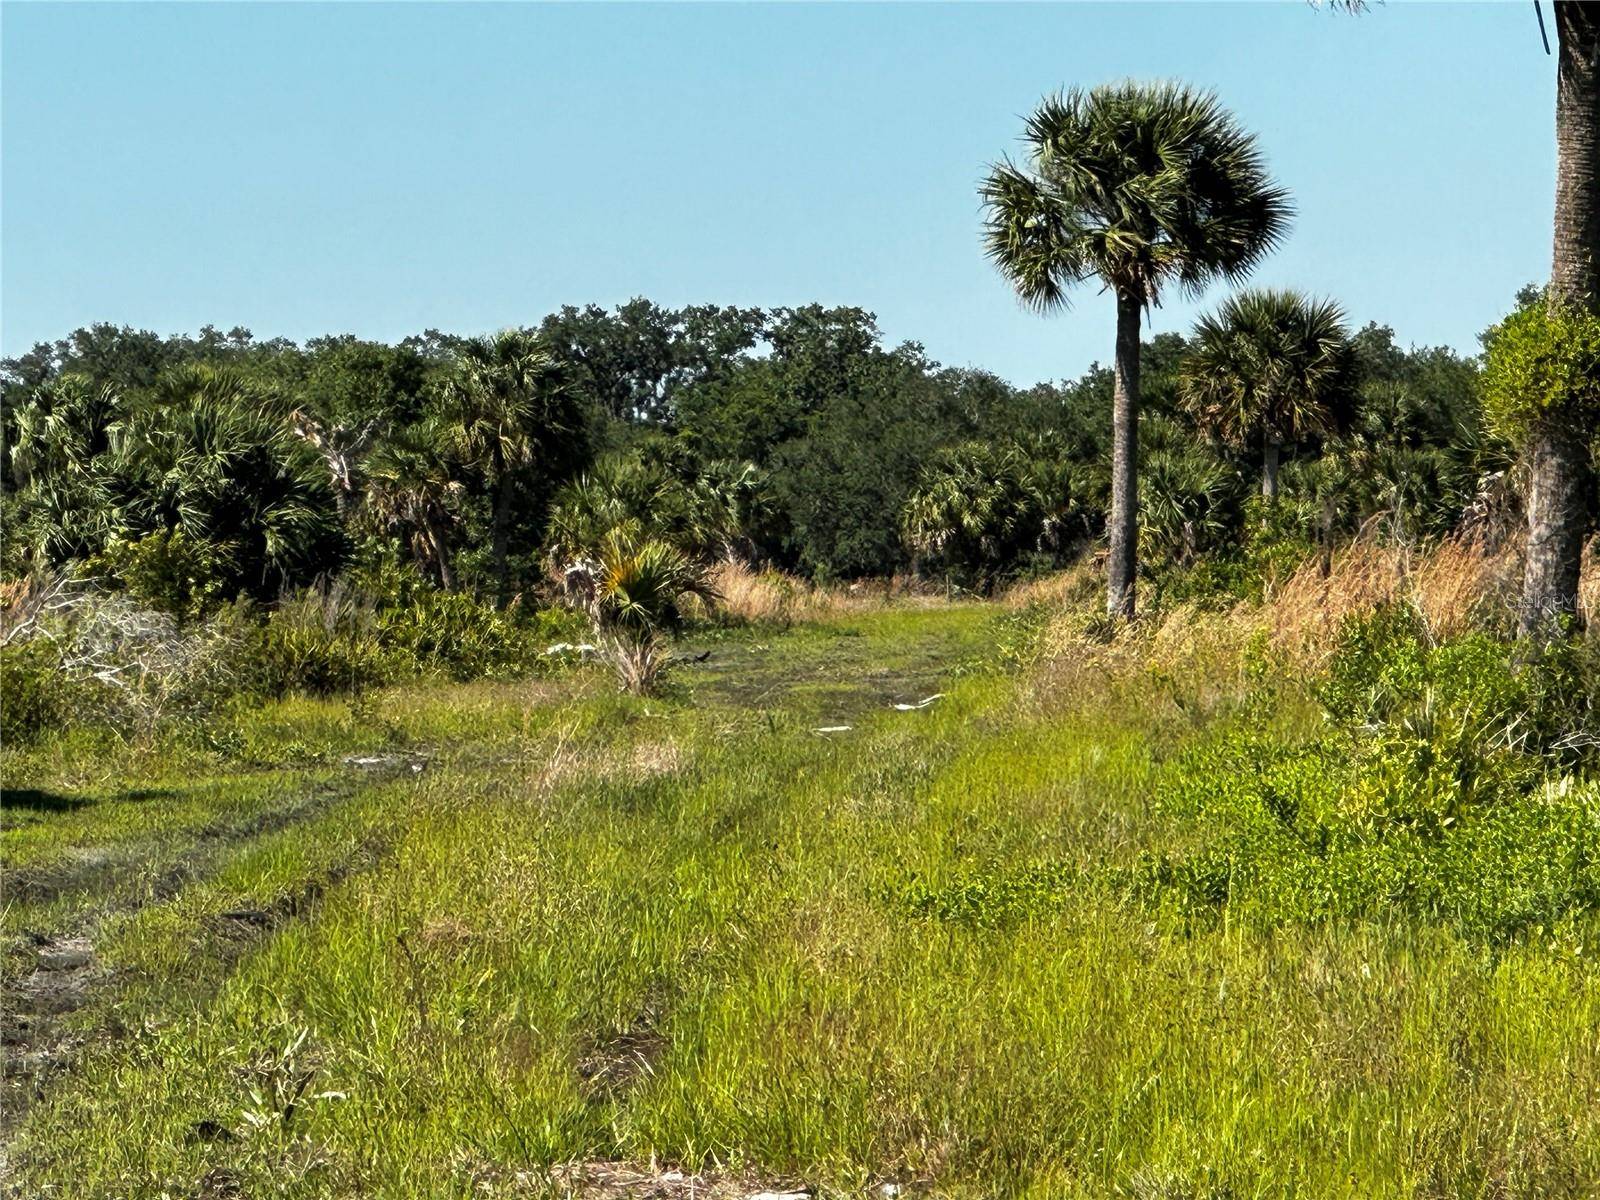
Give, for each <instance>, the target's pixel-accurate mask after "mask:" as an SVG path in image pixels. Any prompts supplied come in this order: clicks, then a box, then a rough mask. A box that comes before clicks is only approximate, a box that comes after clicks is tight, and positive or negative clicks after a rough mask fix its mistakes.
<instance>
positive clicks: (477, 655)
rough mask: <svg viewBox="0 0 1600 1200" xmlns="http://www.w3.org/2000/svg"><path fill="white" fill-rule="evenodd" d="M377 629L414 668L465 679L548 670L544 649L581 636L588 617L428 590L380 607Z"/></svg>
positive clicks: (389, 647)
mask: <svg viewBox="0 0 1600 1200" xmlns="http://www.w3.org/2000/svg"><path fill="white" fill-rule="evenodd" d="M375 632H376V635H377V638H378V640H379V642H380V643H381V644H382V645H383V647H384V648H385V650H386V651H388V652H389V653H390V654H391V655H392V656H394V657H395V658H397V659H398V660H399V661H401V662H403V663H406V664H407V665H409V666H410V667H411V668H412V669H414V670H416V671H418V672H421V673H438V674H442V675H445V676H448V677H449V678H451V679H454V680H457V681H466V680H469V679H501V678H507V677H511V676H516V675H523V674H528V673H529V672H532V671H539V670H544V669H545V668H546V666H547V664H549V663H550V662H551V659H550V658H549V657H548V656H547V655H546V654H545V650H546V649H547V648H548V647H549V646H550V645H551V644H552V643H556V642H563V641H581V640H583V636H584V635H585V634H586V633H587V632H588V623H587V622H586V621H585V620H584V619H583V618H582V616H580V615H579V614H577V613H574V612H571V611H569V610H567V609H539V610H536V611H534V612H533V613H531V614H529V613H525V612H524V611H523V610H521V609H512V610H509V611H506V610H500V609H496V608H493V607H492V606H490V605H488V604H485V603H483V602H481V601H478V600H475V599H473V598H472V597H471V596H466V595H461V594H458V593H448V592H432V591H429V592H419V593H417V594H416V595H415V596H413V597H412V599H411V600H410V602H409V603H406V604H403V605H396V606H394V607H391V608H387V609H384V610H382V611H380V612H379V614H378V617H377V622H376V629H375Z"/></svg>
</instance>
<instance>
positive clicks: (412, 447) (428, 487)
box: [366, 421, 462, 592]
mask: <svg viewBox="0 0 1600 1200" xmlns="http://www.w3.org/2000/svg"><path fill="white" fill-rule="evenodd" d="M447 445H448V439H447V438H446V437H445V436H444V431H443V430H441V429H440V428H439V426H438V424H437V423H436V422H431V421H430V422H424V423H422V424H420V425H411V426H407V427H405V428H403V429H400V430H396V431H395V432H394V433H392V434H390V435H389V436H388V437H387V438H385V439H384V440H383V441H381V442H380V443H379V444H378V446H377V448H376V449H375V450H374V451H373V452H372V454H371V456H370V457H369V458H368V460H367V464H366V468H367V469H366V476H367V503H368V505H369V506H370V508H371V511H372V515H373V516H374V517H375V518H376V519H377V520H378V521H379V522H381V523H382V524H384V525H386V526H388V527H390V528H393V529H400V530H404V531H406V532H407V533H408V534H409V535H410V540H411V548H412V554H413V556H414V557H415V558H416V559H417V560H418V564H419V565H425V564H427V563H432V564H433V567H434V569H436V570H437V571H438V572H439V586H440V587H442V588H444V590H445V591H447V592H453V591H455V587H456V575H455V569H454V567H453V566H452V564H451V556H450V538H449V534H448V528H449V525H450V522H451V520H452V510H453V509H454V506H455V503H456V500H457V498H458V497H459V496H460V494H461V491H462V488H461V484H460V482H459V481H458V480H457V479H456V478H455V473H454V471H453V470H452V464H451V462H450V459H449V456H448V455H447V453H446V452H445V447H446V446H447Z"/></svg>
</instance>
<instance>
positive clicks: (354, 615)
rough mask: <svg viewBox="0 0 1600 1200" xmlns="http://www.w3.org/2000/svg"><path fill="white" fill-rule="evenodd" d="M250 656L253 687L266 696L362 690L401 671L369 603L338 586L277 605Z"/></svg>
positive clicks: (258, 631) (328, 693)
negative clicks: (397, 668)
mask: <svg viewBox="0 0 1600 1200" xmlns="http://www.w3.org/2000/svg"><path fill="white" fill-rule="evenodd" d="M250 659H251V662H250V667H251V679H250V683H251V685H252V687H253V690H256V691H258V692H260V693H262V694H264V695H268V696H285V695H288V694H289V693H291V692H306V693H309V694H311V695H315V696H329V695H333V694H335V693H338V692H360V691H363V690H364V689H366V688H370V687H376V686H378V685H380V684H383V683H387V682H388V681H389V680H390V679H392V678H393V677H394V676H395V675H396V673H397V672H396V664H395V662H394V660H393V658H392V656H391V655H389V654H388V653H387V652H386V651H385V649H384V647H383V645H382V643H381V642H380V640H379V638H378V636H377V632H376V619H375V615H374V612H373V608H372V606H371V604H370V603H368V602H366V601H364V600H362V599H360V598H358V597H355V596H352V595H351V594H349V593H348V592H346V591H345V590H344V589H342V588H338V587H334V588H330V589H328V590H325V591H317V590H309V591H306V592H302V593H301V594H300V595H298V596H296V597H293V598H291V599H288V600H285V601H284V602H282V603H281V604H279V606H278V607H277V608H276V609H275V610H274V611H273V612H272V613H271V615H270V616H269V617H268V618H267V620H266V622H265V623H264V624H262V625H261V626H260V627H259V629H258V630H257V634H256V637H255V639H254V645H253V646H252V647H251V648H250Z"/></svg>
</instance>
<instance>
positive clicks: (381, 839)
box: [0, 0, 1600, 1200]
mask: <svg viewBox="0 0 1600 1200" xmlns="http://www.w3.org/2000/svg"><path fill="white" fill-rule="evenodd" d="M1342 7H1345V8H1360V7H1362V6H1361V5H1359V4H1349V5H1344V6H1342ZM1552 7H1553V10H1554V18H1553V25H1554V30H1555V34H1556V43H1557V47H1558V51H1559V53H1558V54H1557V59H1558V63H1559V66H1558V74H1559V79H1558V108H1557V141H1558V149H1559V168H1560V180H1561V181H1560V185H1559V187H1558V195H1557V213H1556V239H1555V253H1554V261H1553V269H1552V274H1551V281H1550V283H1549V285H1548V286H1545V287H1529V288H1527V289H1525V290H1524V291H1523V292H1522V293H1521V294H1519V295H1518V296H1517V297H1516V299H1515V303H1514V305H1513V306H1512V311H1510V312H1509V314H1507V315H1506V316H1505V317H1504V318H1503V319H1502V320H1501V321H1499V322H1497V323H1496V324H1495V325H1493V326H1492V327H1491V328H1489V329H1488V330H1486V331H1485V332H1484V334H1483V337H1482V345H1481V353H1477V354H1462V353H1459V352H1457V351H1454V350H1450V349H1447V348H1426V347H1421V348H1419V347H1411V348H1403V347H1401V346H1400V345H1399V344H1397V342H1396V341H1395V338H1394V335H1393V333H1392V331H1391V330H1389V329H1388V328H1387V327H1384V326H1381V325H1378V324H1376V323H1369V324H1367V325H1366V326H1365V327H1363V328H1359V329H1357V328H1353V327H1352V326H1351V325H1350V323H1349V321H1348V319H1347V317H1346V314H1345V312H1344V311H1343V309H1342V308H1341V306H1340V305H1339V304H1338V303H1336V302H1335V301H1333V300H1331V299H1327V298H1324V297H1321V296H1319V295H1317V294H1315V293H1314V292H1309V291H1302V290H1298V289H1278V290H1272V289H1261V288H1248V287H1242V288H1241V290H1239V291H1237V292H1236V293H1235V294H1234V295H1232V296H1231V297H1228V298H1224V299H1222V300H1221V301H1220V302H1219V303H1218V304H1217V305H1216V306H1215V307H1214V311H1213V312H1212V313H1211V314H1210V315H1207V316H1205V317H1203V318H1202V319H1201V320H1200V322H1199V323H1198V325H1197V326H1196V328H1195V330H1194V332H1193V336H1192V337H1191V336H1185V335H1182V334H1179V333H1173V332H1164V333H1161V334H1159V335H1156V336H1155V337H1153V338H1151V339H1150V340H1147V341H1142V340H1141V331H1142V330H1143V329H1144V328H1145V325H1146V322H1147V321H1150V320H1151V319H1153V318H1154V316H1155V310H1156V309H1157V308H1158V307H1159V304H1160V301H1161V299H1162V297H1163V296H1164V295H1170V294H1172V293H1174V292H1182V291H1189V292H1195V291H1197V290H1198V289H1200V288H1202V287H1204V286H1209V285H1214V284H1228V285H1243V284H1244V283H1245V280H1246V277H1247V276H1248V275H1249V274H1250V273H1251V272H1252V270H1253V269H1254V268H1255V267H1256V266H1257V265H1258V264H1259V262H1260V261H1261V260H1262V259H1263V258H1264V257H1265V256H1267V255H1268V254H1269V253H1270V252H1271V251H1272V250H1273V248H1274V247H1275V246H1276V245H1277V244H1279V243H1280V242H1281V240H1282V239H1283V237H1284V236H1285V235H1286V233H1287V231H1288V229H1289V222H1290V218H1291V216H1292V198H1291V197H1290V196H1289V195H1288V193H1287V192H1286V191H1285V190H1284V189H1283V188H1282V187H1281V186H1280V185H1279V184H1278V183H1276V182H1275V181H1274V180H1273V179H1272V178H1271V175H1270V172H1269V170H1268V159H1267V156H1266V152H1265V148H1263V147H1262V146H1260V145H1259V144H1258V142H1257V140H1256V138H1255V136H1254V134H1253V133H1251V132H1250V131H1248V130H1246V129H1244V128H1243V127H1242V126H1241V125H1240V124H1239V123H1238V122H1237V121H1236V120H1235V118H1234V117H1233V116H1232V115H1231V114H1230V113H1229V112H1228V111H1227V110H1226V109H1225V108H1224V107H1223V105H1222V104H1221V103H1220V101H1219V100H1218V99H1217V98H1216V97H1214V96H1212V95H1210V94H1207V93H1204V92H1200V91H1197V90H1195V89H1192V88H1189V87H1187V86H1185V85H1182V84H1176V83H1173V84H1144V83H1139V82H1125V83H1119V84H1114V85H1109V86H1103V87H1099V88H1094V89H1088V90H1085V89H1072V90H1068V91H1063V92H1061V93H1058V94H1055V95H1052V96H1049V97H1046V98H1045V100H1044V101H1042V102H1041V104H1040V106H1039V108H1038V109H1037V111H1036V112H1035V113H1034V114H1033V115H1032V116H1031V117H1030V118H1029V119H1028V120H1027V123H1026V125H1025V128H1024V140H1023V152H1022V154H1021V155H1020V156H1019V160H1020V161H1018V162H1013V161H1012V160H1010V159H1006V158H1003V157H1002V158H1001V159H1000V160H999V161H998V162H997V163H996V164H994V165H993V166H992V167H991V169H990V171H989V173H988V174H987V176H986V179H985V182H984V183H983V185H982V187H981V194H980V200H981V202H982V204H983V206H984V210H985V226H984V228H985V235H986V246H987V249H988V251H989V254H990V256H991V258H992V259H993V260H994V262H995V263H996V265H997V266H998V267H999V269H1000V271H1001V272H1002V273H1003V275H1004V276H1005V277H1006V279H1007V280H1008V281H1009V282H1010V283H1011V284H1012V285H1013V286H1014V287H1015V289H1016V291H1017V293H1018V295H1019V296H1020V297H1021V298H1022V299H1023V300H1024V301H1025V302H1026V303H1028V304H1030V305H1032V306H1034V307H1036V308H1039V309H1041V310H1056V309H1060V308H1061V307H1063V306H1064V305H1065V304H1066V303H1067V301H1068V299H1069V298H1070V297H1071V295H1072V293H1073V291H1074V289H1077V288H1078V287H1079V285H1082V284H1095V283H1098V284H1100V285H1101V286H1102V287H1103V288H1104V289H1105V290H1108V291H1110V292H1111V293H1112V294H1113V298H1114V299H1115V302H1116V305H1117V312H1118V321H1117V338H1116V346H1115V351H1114V355H1113V363H1112V366H1111V368H1109V369H1107V368H1102V367H1100V366H1098V365H1097V366H1093V367H1091V368H1090V369H1089V370H1088V371H1087V372H1086V373H1085V374H1084V375H1083V376H1082V377H1080V378H1079V379H1077V380H1073V381H1063V382H1059V383H1044V384H1040V385H1037V386H1035V387H1031V388H1019V387H1015V386H1013V385H1011V384H1008V383H1006V382H1004V381H1002V380H999V379H997V378H995V377H993V376H991V375H989V374H987V373H984V372H982V371H978V370H973V369H950V368H944V367H940V366H939V365H938V364H936V363H934V362H932V361H930V360H929V359H928V358H927V357H926V355H925V354H924V352H923V351H922V349H921V347H919V346H917V345H915V344H914V343H905V344H902V345H900V346H897V347H888V346H885V345H884V344H883V339H882V337H881V335H880V333H879V330H878V328H877V326H876V323H875V319H874V318H873V316H872V315H871V314H870V313H866V312H864V311H862V310H860V309H855V308H848V307H838V308H824V307H822V306H821V305H806V306H800V307H792V308H774V309H767V310H762V309H743V308H738V307H725V306H716V305H703V306H692V307H687V308H683V309H679V310H668V309H663V308H661V307H659V306H657V305H654V304H652V303H650V302H648V301H646V300H642V299H639V300H634V301H632V302H630V303H628V304H625V305H622V306H620V307H618V308H616V309H614V310H609V311H608V310H605V309H601V308H598V307H594V306H589V307H585V308H581V309H580V308H574V307H567V308H563V309H561V310H560V311H559V312H556V313H552V314H550V315H548V316H546V317H544V318H543V319H542V320H541V321H539V322H538V323H537V324H536V325H529V326H526V327H519V328H512V329H507V330H503V331H501V332H499V333H495V334H491V335H487V336H481V337H459V336H455V335H450V334H444V333H441V332H439V331H436V330H430V331H428V332H427V333H425V334H422V335H419V336H417V337H413V338H408V339H406V340H404V341H402V342H400V343H398V344H396V345H385V344H379V343H374V342H366V341H361V340H358V339H355V338H351V337H329V338H320V339H313V340H312V341H310V342H308V343H306V344H305V345H303V346H302V345H296V344H294V343H291V342H287V341H284V340H273V341H258V340H257V339H256V338H255V337H254V336H253V335H251V334H250V332H249V331H247V330H243V329H236V330H234V331H232V332H230V333H226V334H224V333H222V332H220V331H218V330H217V329H214V328H210V327H208V328H207V329H205V330H203V331H202V332H201V333H200V334H199V335H198V336H195V337H188V336H176V337H162V336H158V335H156V334H153V333H150V332H148V331H140V330H134V329H131V328H126V327H117V326H113V325H95V326H92V327H89V328H86V329H80V330H78V331H76V332H75V333H73V334H71V335H69V336H67V337H66V338H63V339H62V340H61V341H59V342H55V343H50V344H41V345H39V346H37V347H35V348H34V349H33V350H32V351H30V352H29V353H27V354H25V355H21V356H18V357H16V358H13V359H8V360H6V361H5V362H4V364H3V365H0V385H3V389H4V395H3V405H0V417H3V419H0V433H3V437H4V453H3V455H0V490H3V499H0V535H3V543H0V577H3V578H0V692H3V703H0V742H3V744H0V774H3V779H4V808H3V820H0V849H3V852H4V860H5V880H4V886H5V894H4V906H3V908H0V1018H3V1023H0V1034H3V1040H4V1049H5V1068H6V1069H5V1073H4V1079H3V1092H0V1101H3V1104H0V1112H3V1117H0V1142H3V1155H4V1157H3V1159H0V1190H4V1191H5V1192H7V1193H9V1194H12V1195H16V1196H18V1197H28V1198H30V1200H31V1198H35V1197H39V1198H48V1197H61V1198H63V1200H66V1198H71V1197H105V1198H111V1197H115V1198H117V1200H146V1198H148V1200H158V1198H159V1200H168V1198H171V1197H186V1198H194V1200H231V1198H235V1197H257V1196H282V1197H294V1198H306V1200H311V1198H316V1200H339V1198H347V1197H348V1198H352V1200H353V1198H354V1197H394V1198H396V1200H399V1198H402V1197H459V1198H460V1200H466V1198H468V1197H502V1196H503V1197H511V1196H550V1197H569V1196H586V1197H596V1198H607V1200H609V1198H613V1197H622V1196H630V1195H631V1196H640V1197H658V1198H660V1197H667V1198H672V1200H676V1198H678V1197H684V1198H691V1200H692V1198H693V1197H697V1196H700V1197H703V1196H709V1197H730V1198H731V1197H755V1196H758V1195H766V1196H767V1197H768V1198H769V1200H770V1198H771V1197H772V1196H773V1195H774V1194H785V1193H787V1194H790V1195H795V1194H804V1195H818V1196H864V1195H871V1196H877V1197H880V1198H881V1200H894V1198H895V1197H899V1196H907V1195H918V1194H921V1195H928V1196H949V1197H974V1198H977V1197H993V1196H1016V1197H1024V1196H1028V1197H1063V1198H1066V1197H1085V1198H1087V1197H1104V1196H1121V1197H1129V1198H1132V1200H1231V1198H1236V1197H1245V1196H1297V1197H1307V1198H1318V1200H1320V1198H1323V1197H1350V1198H1352V1200H1354V1198H1356V1197H1361V1198H1370V1197H1394V1198H1397V1200H1398V1198H1401V1197H1407V1198H1423V1197H1446V1196H1450V1197H1482V1198H1484V1200H1488V1198H1491V1197H1493V1198H1495V1200H1501V1198H1509V1197H1559V1196H1567V1197H1589V1196H1594V1195H1597V1194H1600V958H1597V955H1600V637H1597V634H1596V632H1595V626H1594V620H1595V616H1596V613H1597V610H1600V571H1597V569H1596V566H1595V562H1594V557H1595V553H1594V534H1595V526H1596V522H1595V515H1596V512H1597V511H1600V504H1597V502H1596V501H1597V497H1596V495H1595V479H1596V474H1595V471H1594V457H1595V450H1596V442H1595V431H1596V429H1597V428H1600V422H1597V421H1596V419H1595V418H1596V414H1597V413H1600V389H1597V386H1596V380H1597V379H1600V324H1597V321H1600V317H1597V315H1596V314H1597V313H1600V281H1597V278H1596V274H1595V272H1596V269H1597V268H1596V263H1600V245H1597V244H1596V231H1597V230H1600V222H1597V221H1596V220H1595V213H1596V211H1600V210H1597V208H1596V206H1595V199H1596V197H1595V195H1594V191H1595V189H1594V187H1593V180H1594V178H1595V175H1594V172H1593V170H1592V167H1593V151H1594V147H1595V145H1596V144H1597V142H1596V139H1595V135H1594V125H1595V122H1596V120H1597V119H1600V87H1597V76H1596V66H1595V64H1596V62H1600V53H1597V51H1600V24H1597V22H1596V21H1595V20H1594V18H1593V16H1592V13H1591V10H1589V9H1586V8H1583V7H1582V6H1580V5H1578V4H1575V3H1569V2H1567V0H1557V2H1556V3H1555V4H1554V5H1553V6H1552Z"/></svg>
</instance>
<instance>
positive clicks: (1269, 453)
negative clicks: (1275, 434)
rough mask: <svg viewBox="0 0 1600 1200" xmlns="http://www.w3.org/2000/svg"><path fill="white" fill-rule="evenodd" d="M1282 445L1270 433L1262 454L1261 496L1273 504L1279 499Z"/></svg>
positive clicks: (1265, 440)
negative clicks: (1279, 456)
mask: <svg viewBox="0 0 1600 1200" xmlns="http://www.w3.org/2000/svg"><path fill="white" fill-rule="evenodd" d="M1282 448H1283V447H1282V445H1281V444H1280V443H1278V442H1275V441H1273V440H1272V435H1271V434H1268V435H1267V436H1266V438H1265V439H1264V444H1263V447H1262V455H1261V498H1262V499H1263V500H1265V501H1266V502H1267V503H1269V504H1271V503H1273V502H1275V501H1276V500H1277V499H1278V455H1279V452H1280V451H1281V450H1282Z"/></svg>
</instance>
